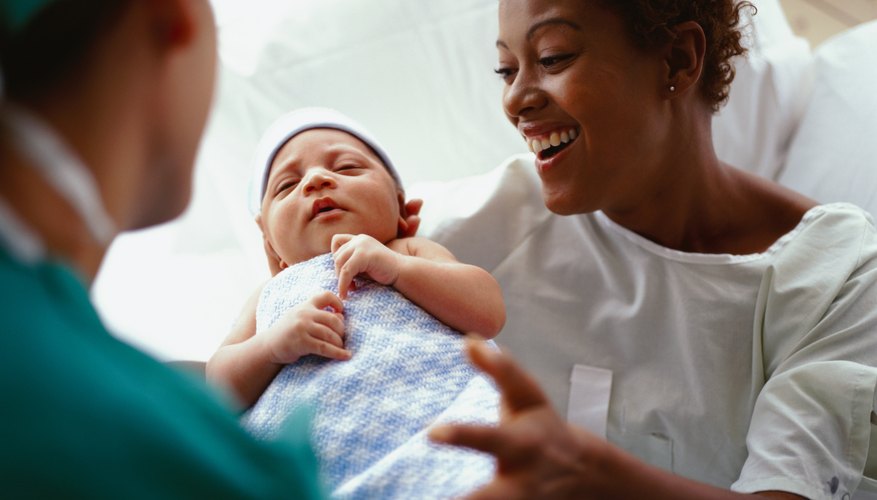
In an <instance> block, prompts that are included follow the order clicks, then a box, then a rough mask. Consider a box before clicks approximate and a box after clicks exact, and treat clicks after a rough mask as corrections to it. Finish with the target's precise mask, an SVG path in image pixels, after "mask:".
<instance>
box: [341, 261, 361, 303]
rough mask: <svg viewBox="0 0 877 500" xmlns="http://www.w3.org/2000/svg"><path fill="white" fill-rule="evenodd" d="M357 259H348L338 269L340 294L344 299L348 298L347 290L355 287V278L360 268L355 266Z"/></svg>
mask: <svg viewBox="0 0 877 500" xmlns="http://www.w3.org/2000/svg"><path fill="white" fill-rule="evenodd" d="M354 260H355V259H351V260H348V261H347V262H345V263H344V265H343V266H342V267H341V268H340V269H339V270H338V296H339V297H341V299H342V300H344V299H346V298H347V292H349V291H350V290H351V289H352V287H353V278H355V277H356V275H357V274H359V270H358V269H357V268H356V267H355V262H354Z"/></svg>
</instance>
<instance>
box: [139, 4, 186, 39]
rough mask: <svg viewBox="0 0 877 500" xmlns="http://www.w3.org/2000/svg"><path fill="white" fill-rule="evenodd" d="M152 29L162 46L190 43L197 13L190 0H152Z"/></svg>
mask: <svg viewBox="0 0 877 500" xmlns="http://www.w3.org/2000/svg"><path fill="white" fill-rule="evenodd" d="M147 4H148V5H149V6H150V8H151V11H152V31H153V33H154V35H155V39H156V42H157V43H158V44H159V46H161V47H171V48H172V47H178V46H181V45H188V44H189V42H191V40H192V39H193V38H194V36H195V31H196V29H197V28H196V26H197V24H198V22H197V14H196V12H195V11H194V10H193V9H194V8H195V6H194V4H193V2H191V1H188V0H150V1H149V2H147Z"/></svg>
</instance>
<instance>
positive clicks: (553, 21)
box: [527, 17, 582, 42]
mask: <svg viewBox="0 0 877 500" xmlns="http://www.w3.org/2000/svg"><path fill="white" fill-rule="evenodd" d="M546 26H567V27H569V28H572V29H574V30H576V31H582V27H581V26H579V24H578V23H575V22H573V21H570V20H569V19H564V18H562V17H552V18H549V19H545V20H542V21H539V22H538V23H536V24H534V25H533V26H530V29H528V30H527V41H528V42H529V41H530V40H532V39H533V37H534V36H535V35H536V32H537V31H539V30H540V29H542V28H545V27H546Z"/></svg>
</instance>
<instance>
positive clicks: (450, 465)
mask: <svg viewBox="0 0 877 500" xmlns="http://www.w3.org/2000/svg"><path fill="white" fill-rule="evenodd" d="M323 290H329V291H332V292H334V293H337V292H338V278H337V277H336V275H335V270H334V262H333V260H332V256H331V255H330V254H326V255H322V256H319V257H316V258H314V259H311V260H309V261H306V262H302V263H300V264H296V265H294V266H292V267H290V268H287V269H285V270H284V271H282V272H281V273H279V274H278V275H277V276H275V277H274V278H273V279H272V280H271V281H269V282H268V284H266V285H265V288H264V290H263V292H262V295H261V298H260V300H259V305H258V308H257V313H256V323H257V328H256V330H257V334H258V332H261V331H263V330H265V329H266V328H268V327H270V326H271V324H273V323H274V321H276V320H277V319H278V318H279V317H280V316H282V315H283V314H284V313H285V312H286V311H288V310H289V309H291V308H292V307H294V306H296V305H297V304H299V303H301V302H303V301H306V300H308V299H309V298H311V297H312V296H313V295H315V294H316V293H318V292H320V291H323ZM460 293H466V291H465V290H461V291H460ZM344 318H345V328H346V335H347V337H346V341H345V347H346V348H347V349H349V350H350V351H351V352H352V353H353V356H352V358H351V359H350V360H348V361H334V360H328V359H325V358H321V357H318V356H314V355H311V356H305V357H302V358H301V359H300V360H298V361H297V362H296V363H293V364H291V365H288V366H286V367H284V368H283V369H282V370H281V371H280V373H279V374H278V375H277V377H276V378H275V379H274V381H273V382H272V383H271V385H270V386H269V387H268V389H267V390H266V391H265V393H264V394H263V395H262V397H261V398H260V399H259V401H258V402H256V404H255V406H254V407H253V408H252V409H251V410H250V411H249V412H248V413H247V414H246V415H245V416H244V420H243V421H244V425H245V426H246V427H247V428H248V429H250V430H251V431H252V432H253V433H254V434H255V435H257V436H260V437H264V438H271V437H273V436H274V435H275V434H276V433H277V432H278V431H279V430H280V427H281V425H282V424H283V422H284V420H285V418H286V417H287V416H288V415H290V413H291V412H293V411H296V410H297V409H300V408H306V409H308V410H309V411H310V412H311V414H312V415H313V422H312V425H313V428H312V436H313V445H314V448H315V451H316V453H317V457H318V459H319V461H320V466H321V470H322V473H323V479H324V484H325V485H326V486H327V488H328V489H329V491H330V492H331V493H332V496H333V497H335V498H363V499H365V498H369V499H372V498H381V499H389V498H405V499H414V498H453V497H457V496H460V495H463V494H465V493H467V492H470V491H472V490H473V489H475V488H477V487H478V486H481V485H483V484H485V483H486V482H487V481H489V480H490V478H491V477H492V476H493V473H494V470H495V465H494V462H493V459H492V458H490V457H488V456H486V455H484V454H481V453H478V452H473V451H469V450H463V449H458V448H451V447H447V446H440V445H436V444H433V443H430V442H429V441H428V440H427V439H426V432H427V430H428V428H429V427H430V426H433V425H436V424H440V423H447V422H470V423H495V422H496V421H497V419H498V402H499V397H498V394H497V391H496V389H495V388H494V386H493V385H492V383H491V382H489V381H488V380H486V379H485V378H484V377H483V376H482V375H480V374H479V373H478V372H477V371H476V370H475V369H474V368H472V366H471V365H470V364H469V362H468V360H467V359H466V358H465V355H464V353H463V338H462V336H461V335H460V333H459V332H457V331H455V330H453V329H451V328H449V327H448V326H447V325H445V324H443V323H442V322H440V321H438V320H437V319H435V318H434V317H433V316H431V315H430V314H428V313H427V312H425V311H424V310H423V309H421V308H420V307H418V306H417V305H415V304H414V303H412V302H411V301H409V300H408V299H406V298H405V297H404V296H402V295H401V294H400V293H399V292H397V291H396V290H395V289H393V288H392V287H387V286H382V285H378V284H376V283H372V282H368V281H365V280H362V281H358V282H357V287H356V290H355V291H353V292H351V293H350V294H349V295H348V299H347V300H346V302H345V310H344Z"/></svg>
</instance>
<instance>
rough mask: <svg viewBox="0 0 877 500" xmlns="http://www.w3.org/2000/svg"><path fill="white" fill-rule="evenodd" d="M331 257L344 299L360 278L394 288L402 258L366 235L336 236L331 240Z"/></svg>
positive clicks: (340, 294) (340, 292)
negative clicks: (355, 281)
mask: <svg viewBox="0 0 877 500" xmlns="http://www.w3.org/2000/svg"><path fill="white" fill-rule="evenodd" d="M332 256H333V257H334V258H335V274H337V275H338V292H339V293H338V295H339V296H340V297H341V298H342V299H346V298H347V292H348V290H350V285H351V283H353V278H354V277H356V276H357V275H360V274H364V275H366V276H368V277H369V278H370V279H371V280H373V281H376V282H378V283H380V284H382V285H392V284H393V283H395V282H396V279H397V278H398V277H399V268H400V267H401V259H402V256H401V255H400V254H398V253H396V252H394V251H393V250H390V249H389V248H387V247H386V245H384V244H383V243H381V242H380V241H378V240H376V239H374V238H372V237H371V236H368V235H365V234H358V235H352V234H336V235H335V236H333V237H332Z"/></svg>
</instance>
